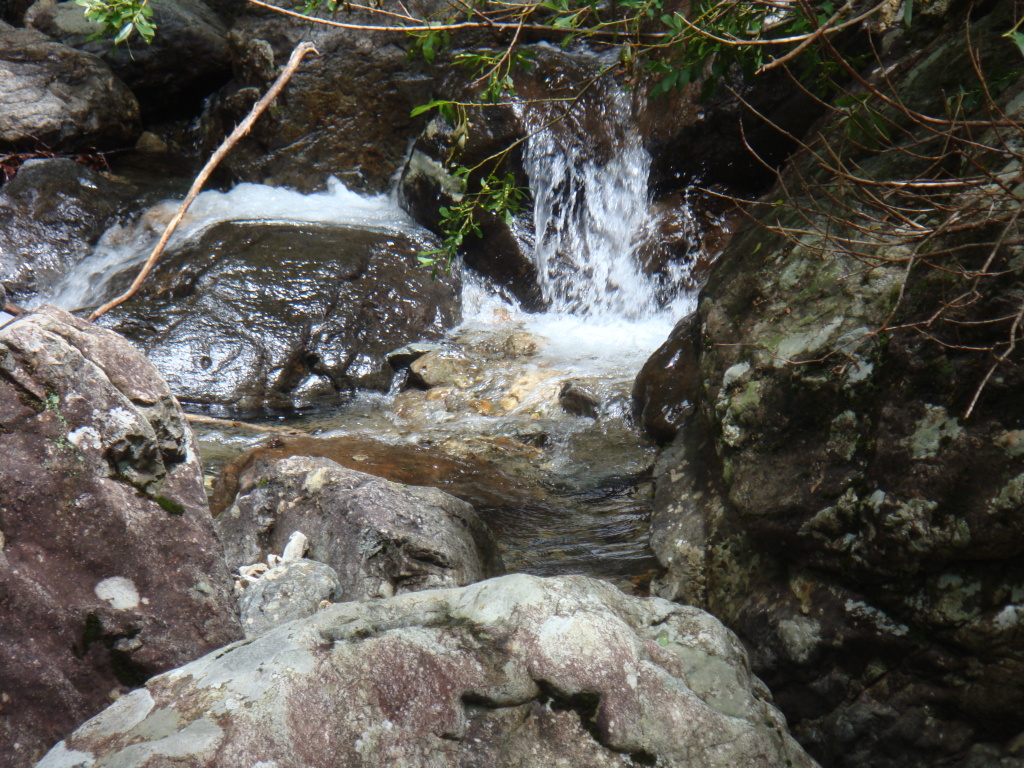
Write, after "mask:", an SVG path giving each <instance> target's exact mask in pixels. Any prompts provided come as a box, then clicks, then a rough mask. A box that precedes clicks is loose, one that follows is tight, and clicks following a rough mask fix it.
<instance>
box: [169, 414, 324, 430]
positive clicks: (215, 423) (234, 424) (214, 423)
mask: <svg viewBox="0 0 1024 768" xmlns="http://www.w3.org/2000/svg"><path fill="white" fill-rule="evenodd" d="M185 418H186V419H187V420H188V422H189V423H190V424H205V425H207V426H210V427H229V428H231V429H248V430H249V431H251V432H272V433H274V434H276V435H306V434H309V433H308V432H303V431H302V430H301V429H295V428H293V427H274V426H270V425H268V424H249V423H247V422H244V421H234V420H232V419H215V418H214V417H213V416H202V415H199V414H196V413H186V414H185Z"/></svg>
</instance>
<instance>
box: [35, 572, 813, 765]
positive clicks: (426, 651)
mask: <svg viewBox="0 0 1024 768" xmlns="http://www.w3.org/2000/svg"><path fill="white" fill-rule="evenodd" d="M167 758H172V759H177V760H182V761H185V762H187V764H188V765H190V766H192V767H193V768H202V767H208V768H212V767H213V766H224V768H236V767H237V766H240V765H246V766H248V765H257V764H263V765H269V764H273V765H275V766H278V768H299V766H307V765H316V766H319V767H320V768H332V767H333V766H337V767H338V768H342V767H343V766H344V767H346V768H347V767H348V766H353V765H361V766H367V767H368V768H369V767H370V766H382V767H383V766H388V768H392V767H394V768H399V767H410V768H411V767H412V766H423V767H424V768H425V767H426V766H439V765H444V766H465V767H466V768H469V766H479V765H487V766H524V767H525V766H531V767H533V766H555V765H560V766H568V767H571V768H598V767H604V766H607V767H608V768H611V766H620V767H622V768H625V767H627V766H640V765H650V764H653V763H656V764H657V765H662V766H666V768H668V767H672V766H678V767H679V768H684V766H686V767H689V766H695V765H700V766H704V767H705V768H735V767H736V766H750V767H751V768H753V767H754V766H757V767H759V768H775V767H776V766H778V768H782V767H783V766H788V767H790V768H813V766H814V765H815V763H814V762H813V760H811V759H810V758H809V757H807V755H806V754H805V753H804V752H803V751H802V750H801V749H800V747H799V746H798V745H797V744H796V742H795V741H793V739H792V738H791V737H790V736H789V735H788V733H787V732H786V728H785V721H784V720H783V719H782V716H781V715H780V714H779V712H778V711H777V710H776V709H775V707H774V706H772V704H771V701H770V695H769V694H768V692H767V689H765V688H764V686H763V685H762V684H761V683H760V681H758V680H757V679H756V678H755V677H753V676H752V675H751V674H750V671H749V667H748V665H747V660H746V655H745V653H744V651H743V649H742V646H741V645H740V644H739V642H738V641H737V640H736V638H735V637H734V636H733V635H732V634H731V633H730V632H728V630H726V629H725V628H724V627H723V626H722V625H721V624H719V623H718V621H716V620H715V619H714V618H712V617H711V616H710V615H708V614H706V613H704V612H702V611H699V610H697V609H695V608H690V607H687V606H680V605H673V604H671V603H668V602H666V601H664V600H657V599H648V600H638V599H636V598H630V597H626V596H625V595H623V594H622V593H621V592H619V591H618V590H616V589H615V588H614V587H611V586H609V585H608V584H605V583H603V582H599V581H594V580H591V579H585V578H581V577H566V578H560V579H550V580H545V579H538V578H536V577H530V576H523V575H516V576H507V577H505V578H501V579H493V580H490V581H486V582H482V583H480V584H475V585H472V586H469V587H464V588H462V589H451V590H437V591H430V592H418V593H414V594H408V595H399V596H396V597H393V598H390V599H388V600H382V601H365V602H359V603H345V604H341V605H334V606H331V607H328V608H326V609H324V610H323V611H320V612H319V613H318V614H317V615H316V616H314V617H311V618H309V619H304V620H301V621H296V622H292V623H290V624H287V625H285V626H283V627H280V628H278V629H277V630H275V631H273V632H270V633H269V634H267V635H264V636H263V637H260V638H258V639H256V640H254V641H247V642H246V643H243V644H238V645H234V646H229V647H228V648H227V649H224V650H222V651H218V652H217V653H213V654H210V655H209V656H207V657H205V658H203V659H200V660H198V661H196V662H193V663H192V664H190V665H187V666H185V667H182V668H181V669H178V670H175V671H173V672H171V673H168V674H166V675H163V676H161V677H160V678H157V679H155V680H152V681H150V683H149V684H148V685H147V687H146V689H145V690H140V691H136V692H135V693H133V694H131V695H130V696H126V697H124V698H123V699H122V700H121V701H119V702H118V703H117V704H116V705H114V706H113V707H111V708H110V709H109V710H107V711H106V712H105V713H103V714H101V715H100V716H99V717H97V718H94V719H93V720H91V721H89V722H88V723H86V724H85V725H83V726H82V727H81V728H79V729H78V731H76V732H75V733H74V734H72V735H71V736H70V737H68V738H67V740H65V741H64V742H61V743H60V744H58V745H57V746H56V747H55V748H54V749H53V750H52V751H51V752H50V754H49V755H48V756H47V757H46V758H44V759H43V761H42V762H40V764H39V768H56V767H57V766H69V765H79V766H82V767H83V768H86V767H88V766H97V765H101V764H113V763H116V764H117V765H120V766H123V767H124V768H130V767H131V766H140V767H141V766H143V765H152V764H154V763H155V762H162V761H164V760H166V759H167Z"/></svg>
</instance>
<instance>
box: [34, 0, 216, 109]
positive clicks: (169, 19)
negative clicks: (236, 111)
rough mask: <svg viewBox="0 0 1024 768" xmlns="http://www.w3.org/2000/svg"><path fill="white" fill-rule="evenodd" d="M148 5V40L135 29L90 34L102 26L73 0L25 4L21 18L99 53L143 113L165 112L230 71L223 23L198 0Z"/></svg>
mask: <svg viewBox="0 0 1024 768" xmlns="http://www.w3.org/2000/svg"><path fill="white" fill-rule="evenodd" d="M151 7H152V9H153V16H152V22H153V23H154V24H155V25H156V27H157V32H156V35H155V36H154V38H153V40H152V42H150V43H145V42H143V41H142V40H141V39H140V38H139V37H138V35H137V34H133V35H132V36H131V37H130V38H129V40H128V42H127V43H126V44H121V45H114V43H113V40H112V37H111V35H103V36H101V37H99V38H98V39H90V38H91V37H93V36H94V35H96V33H97V32H100V31H101V30H102V27H101V25H100V24H99V23H98V22H93V21H89V20H87V19H86V18H85V16H84V15H83V9H82V6H80V5H77V4H75V3H74V2H63V3H55V2H52V0H41V2H37V3H36V4H35V5H33V6H32V8H30V9H29V11H28V13H27V15H26V22H27V25H28V26H30V27H32V28H33V29H37V30H39V31H40V32H44V33H46V34H47V35H49V36H50V37H52V38H53V39H55V40H57V41H59V42H61V43H64V44H65V45H68V46H71V47H72V48H76V49H78V50H81V51H85V52H87V53H91V54H94V55H96V56H98V57H100V58H101V59H103V61H105V62H106V63H107V64H108V65H109V66H110V68H111V69H112V70H113V72H114V74H116V75H117V76H118V77H119V78H120V79H121V80H122V81H123V82H124V83H125V85H127V86H128V87H129V88H131V89H132V92H133V93H134V94H135V95H136V96H137V97H138V98H139V100H140V102H141V103H142V107H143V109H144V110H145V111H146V112H147V113H153V112H157V113H164V114H166V113H167V112H168V111H169V110H172V109H173V108H174V107H175V106H177V105H180V104H182V102H185V103H188V104H196V105H198V102H199V100H200V99H202V98H204V97H205V96H207V95H209V94H210V93H211V92H212V91H213V90H215V89H216V88H219V87H220V86H222V85H223V84H224V83H225V82H226V81H227V79H228V76H229V75H230V74H231V53H230V51H229V49H228V44H227V28H226V26H225V24H224V22H223V21H222V20H221V18H220V17H219V16H218V15H217V13H216V12H215V11H214V10H212V9H211V8H210V7H209V6H208V5H207V4H206V3H204V2H202V0H160V2H157V3H153V5H152V6H151Z"/></svg>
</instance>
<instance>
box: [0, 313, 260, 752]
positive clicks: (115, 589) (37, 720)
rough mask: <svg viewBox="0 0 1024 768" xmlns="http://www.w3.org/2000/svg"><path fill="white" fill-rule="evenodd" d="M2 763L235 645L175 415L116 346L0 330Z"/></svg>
mask: <svg viewBox="0 0 1024 768" xmlns="http://www.w3.org/2000/svg"><path fill="white" fill-rule="evenodd" d="M0 455H2V456H3V460H2V461H0V656H2V658H3V659H4V663H3V664H0V694H2V697H0V765H3V766H5V767H7V766H10V767H11V768H14V767H17V768H21V766H27V765H30V764H32V763H33V762H34V761H35V760H36V759H38V758H39V757H40V756H41V755H42V753H43V752H45V750H47V749H48V748H49V747H50V746H51V745H52V744H53V743H54V742H55V741H57V740H58V739H59V738H61V737H62V736H63V735H65V734H66V733H67V732H68V731H69V730H70V729H71V728H74V727H75V726H76V725H77V724H78V723H80V722H82V720H84V719H85V718H87V717H90V716H91V715H92V714H95V713H96V712H98V711H99V710H101V709H102V708H103V707H105V706H106V705H107V704H109V703H110V702H111V699H112V697H115V696H116V695H118V694H121V693H126V692H127V691H128V690H129V689H130V688H132V687H135V686H138V685H140V684H141V683H142V682H144V681H145V680H146V679H147V678H149V677H150V676H152V675H154V674H157V673H159V672H163V671H166V670H167V669H170V668H172V667H175V666H179V665H181V664H183V663H185V662H187V661H190V660H192V659H195V658H197V657H198V656H201V655H202V654H204V653H207V652H209V651H211V650H213V649H215V648H218V647H220V646H222V645H224V644H225V643H228V642H231V641H232V640H235V639H237V638H238V637H240V635H241V627H240V625H239V623H238V620H237V618H236V616H235V611H234V605H233V601H232V599H231V594H230V589H231V578H230V575H229V573H228V571H227V568H226V567H225V565H224V562H223V559H222V556H221V550H220V545H219V543H218V542H217V539H216V537H215V535H214V532H213V523H212V520H211V518H210V514H209V510H208V507H207V505H206V497H205V494H204V492H203V486H202V470H201V469H200V466H199V461H198V457H197V454H196V451H195V446H194V443H193V438H192V433H191V431H190V430H189V428H188V426H187V424H186V422H185V417H184V414H183V413H182V411H181V409H180V408H179V407H178V405H177V403H176V402H175V401H174V398H173V397H172V395H171V393H170V391H169V390H168V389H167V387H166V385H165V384H164V383H163V382H162V381H161V379H160V377H159V376H158V375H157V373H156V371H155V370H154V369H153V367H152V366H151V365H150V364H149V363H148V362H147V361H146V360H145V359H144V358H143V357H142V356H141V355H139V353H138V352H137V351H136V350H135V349H134V348H133V347H132V346H131V345H130V344H128V343H127V342H126V341H125V340H124V339H122V338H120V337H119V336H117V335H116V334H113V333H110V332H109V331H105V330H101V329H98V328H95V327H94V326H91V325H88V324H86V323H83V322H82V321H80V320H77V319H76V318H73V317H72V316H70V315H68V314H66V313H63V312H61V311H59V310H55V309H44V310H42V311H41V312H39V313H36V314H30V315H27V316H25V317H23V318H21V319H19V320H17V321H15V322H14V323H12V324H10V325H7V326H6V327H5V328H3V329H2V330H0Z"/></svg>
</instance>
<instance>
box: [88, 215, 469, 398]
mask: <svg viewBox="0 0 1024 768" xmlns="http://www.w3.org/2000/svg"><path fill="white" fill-rule="evenodd" d="M428 245H429V240H428V239H426V238H417V237H416V236H415V235H401V234H398V233H397V232H390V233H388V232H378V231H372V230H360V229H351V228H346V227H320V226H317V225H294V224H267V223H258V222H256V223H253V222H249V223H223V224H218V225H216V226H214V227H212V228H210V229H209V230H208V231H207V232H206V233H204V234H203V235H202V236H201V237H200V238H199V239H198V241H196V242H193V243H191V244H189V245H186V246H183V247H182V248H180V249H179V250H177V251H176V252H175V253H173V254H171V255H169V256H168V257H166V258H164V259H163V260H162V261H161V262H160V264H159V265H158V266H157V267H156V269H155V270H154V272H153V274H152V275H151V276H150V277H149V279H148V280H147V282H146V284H145V285H144V286H143V288H142V290H141V291H140V293H139V294H138V295H137V296H136V297H135V298H134V299H132V300H131V301H130V302H128V303H126V304H124V305H123V306H122V307H120V308H118V309H116V310H114V311H113V312H110V313H108V314H107V315H105V316H104V318H103V320H102V322H103V323H104V324H107V325H109V326H111V327H113V328H115V329H116V330H118V331H119V332H121V333H123V334H125V335H126V336H127V337H128V338H130V339H131V340H132V341H133V342H135V343H136V344H138V345H139V346H140V347H142V349H143V350H145V352H146V354H147V355H148V356H149V357H150V359H151V360H152V361H153V363H154V364H155V365H156V367H157V369H158V370H160V372H161V373H162V374H163V375H164V376H165V377H166V378H167V380H168V382H169V384H170V386H171V388H172V389H173V390H174V392H175V394H176V395H177V396H178V398H179V399H180V400H181V401H182V402H185V403H188V404H189V405H192V406H195V407H206V408H208V409H210V410H214V411H217V412H227V413H239V412H241V413H246V412H258V411H260V410H262V409H281V410H290V409H294V408H302V407H309V406H317V405H324V404H334V403H337V402H338V401H339V400H341V399H344V398H346V397H348V396H349V395H350V394H351V392H352V391H353V390H354V389H355V388H374V389H386V388H387V387H388V385H389V383H390V380H391V376H392V374H393V370H392V368H391V366H390V365H388V363H387V360H386V357H387V354H388V353H389V352H390V351H392V350H394V349H396V348H397V347H401V346H402V345H404V344H408V343H409V342H411V341H414V340H418V339H429V338H438V337H439V336H441V335H442V334H443V333H444V331H445V330H446V329H447V328H450V327H451V326H453V325H455V324H456V323H457V322H458V321H459V319H460V317H461V312H460V306H459V299H460V296H459V285H460V280H459V276H458V274H457V273H452V274H450V275H445V274H440V275H437V276H432V275H431V273H430V270H428V269H424V268H422V267H421V266H420V265H419V263H418V261H417V258H416V256H417V254H418V252H419V251H420V250H422V249H424V248H426V247H427V246H428ZM133 276H134V269H133V270H130V271H128V272H125V273H124V274H123V275H122V276H121V277H120V278H118V279H115V280H114V284H113V288H114V289H118V288H120V287H122V286H126V285H127V284H128V282H129V281H130V280H131V278H132V277H133Z"/></svg>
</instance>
